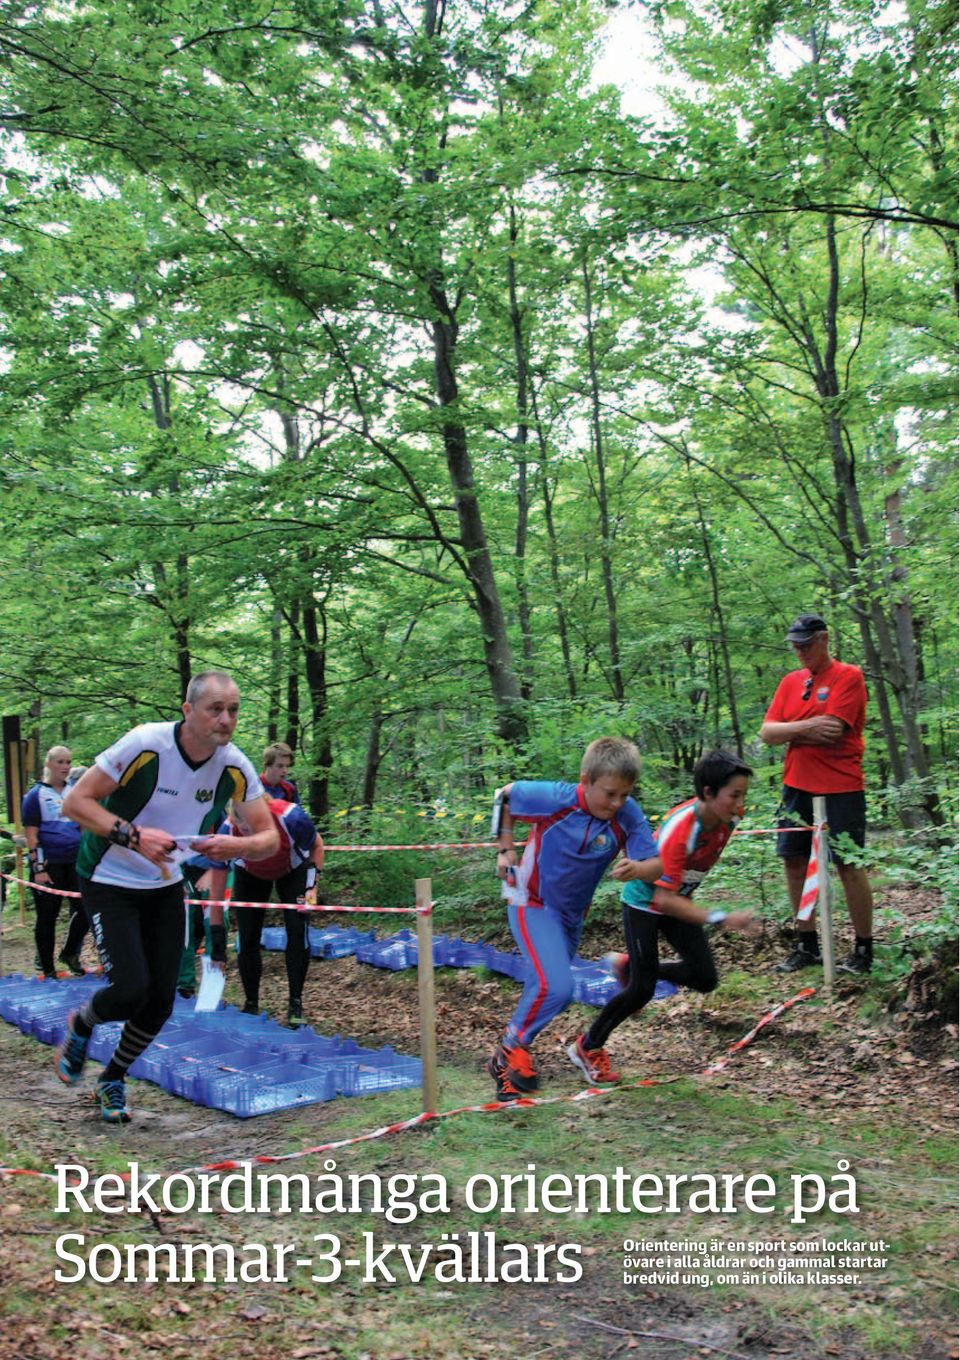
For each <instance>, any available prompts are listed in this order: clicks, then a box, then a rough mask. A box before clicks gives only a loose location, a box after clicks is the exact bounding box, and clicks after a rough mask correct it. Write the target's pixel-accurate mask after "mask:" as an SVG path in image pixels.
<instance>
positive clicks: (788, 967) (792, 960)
mask: <svg viewBox="0 0 960 1360" xmlns="http://www.w3.org/2000/svg"><path fill="white" fill-rule="evenodd" d="M822 963H823V959H822V957H821V955H820V950H819V949H817V951H816V952H814V951H813V950H812V949H807V948H805V947H804V945H802V944H798V945H797V946H796V947H795V948H794V951H793V953H792V954H789V955H788V956H787V957H786V958H785V959H784V961H783V963H778V964H777V966H776V968H775V969H774V972H775V973H798V972H799V971H800V969H801V968H817V967H819V966H820V964H822Z"/></svg>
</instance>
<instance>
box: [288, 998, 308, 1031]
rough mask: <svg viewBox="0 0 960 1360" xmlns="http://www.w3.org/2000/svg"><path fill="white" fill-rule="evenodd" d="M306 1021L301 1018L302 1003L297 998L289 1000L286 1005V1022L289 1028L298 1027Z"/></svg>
mask: <svg viewBox="0 0 960 1360" xmlns="http://www.w3.org/2000/svg"><path fill="white" fill-rule="evenodd" d="M306 1023H307V1022H306V1020H304V1018H303V1004H302V1003H301V1002H300V1001H299V1000H295V1001H291V1002H290V1005H289V1006H288V1007H287V1024H288V1025H289V1026H290V1028H291V1029H299V1028H300V1026H301V1025H305V1024H306Z"/></svg>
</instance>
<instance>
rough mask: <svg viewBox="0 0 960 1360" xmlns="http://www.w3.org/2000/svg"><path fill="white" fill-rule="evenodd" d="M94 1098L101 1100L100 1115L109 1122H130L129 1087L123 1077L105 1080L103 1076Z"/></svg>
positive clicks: (98, 1083)
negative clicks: (128, 1110) (128, 1107)
mask: <svg viewBox="0 0 960 1360" xmlns="http://www.w3.org/2000/svg"><path fill="white" fill-rule="evenodd" d="M94 1100H99V1102H100V1117H101V1118H102V1119H105V1120H106V1122H107V1123H108V1124H129V1123H130V1116H129V1115H128V1114H127V1088H126V1085H125V1084H124V1081H123V1078H122V1077H115V1078H114V1079H113V1081H104V1080H103V1078H102V1077H101V1079H100V1080H99V1081H98V1082H97V1085H96V1090H95V1091H94Z"/></svg>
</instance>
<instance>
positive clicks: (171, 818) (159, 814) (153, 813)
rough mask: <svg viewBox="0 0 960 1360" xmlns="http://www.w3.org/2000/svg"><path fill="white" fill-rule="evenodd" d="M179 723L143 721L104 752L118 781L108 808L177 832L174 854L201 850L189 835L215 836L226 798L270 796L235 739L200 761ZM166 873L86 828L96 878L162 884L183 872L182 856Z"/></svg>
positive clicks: (85, 871)
mask: <svg viewBox="0 0 960 1360" xmlns="http://www.w3.org/2000/svg"><path fill="white" fill-rule="evenodd" d="M180 727H181V724H180V723H178V722H177V723H172V722H169V723H143V724H142V725H141V726H140V727H135V728H133V730H132V731H130V732H128V733H127V734H126V736H124V737H121V738H120V740H119V741H117V742H114V744H113V745H112V746H111V747H109V748H108V749H107V750H106V751H102V752H101V753H100V755H98V756H97V759H96V764H97V767H98V769H101V770H103V772H104V773H105V774H108V775H109V776H110V778H111V779H115V780H116V781H117V785H118V787H117V788H115V789H114V791H113V792H112V793H111V794H110V795H109V797H107V798H105V799H104V802H103V806H104V807H105V808H106V809H107V811H108V812H112V813H113V814H114V815H115V816H117V817H122V818H123V819H124V821H128V822H138V823H139V824H140V825H141V826H152V827H157V828H159V829H160V830H161V831H167V832H169V834H170V835H171V836H175V837H177V838H178V840H177V850H176V851H174V852H173V858H174V859H177V858H178V855H179V858H180V859H189V858H190V856H191V855H193V854H195V853H196V852H195V851H193V850H191V849H190V848H189V838H190V837H194V836H208V835H212V834H213V833H214V832H215V831H216V830H217V828H218V827H219V826H220V823H221V822H222V821H223V818H224V813H225V811H226V806H227V803H228V802H229V801H230V800H231V799H232V800H233V802H234V803H235V804H237V805H240V804H243V803H250V802H253V801H254V800H255V799H257V798H261V797H263V785H262V784H261V783H260V776H259V775H258V774H257V772H256V770H255V769H254V767H253V765H251V763H250V761H249V760H248V759H247V757H246V756H245V755H244V754H243V752H242V751H241V750H240V749H239V748H238V747H236V746H234V745H233V743H232V742H231V743H229V745H227V746H222V747H219V748H218V749H217V750H216V751H214V753H213V755H211V756H208V757H207V759H206V760H204V761H203V762H202V763H201V764H199V765H196V764H194V762H193V761H192V760H191V759H190V758H189V756H187V755H186V753H185V752H184V751H183V749H182V747H181V746H180V742H179V735H180ZM165 867H166V874H167V876H166V878H164V876H163V874H161V872H160V870H159V868H158V867H157V866H156V865H155V864H151V863H150V861H149V860H148V859H145V858H144V857H143V855H138V854H137V852H136V851H135V850H126V849H123V848H122V847H121V846H119V845H113V844H112V843H111V842H110V841H108V840H107V839H106V838H105V837H103V836H96V835H94V834H93V832H92V831H84V833H83V836H82V838H81V841H80V851H79V854H78V855H77V873H78V874H80V875H82V876H83V877H84V878H91V879H93V881H94V882H95V883H115V884H118V885H119V886H121V887H124V888H158V887H161V886H162V885H164V884H167V883H171V882H174V883H175V882H178V881H179V880H180V879H181V878H182V874H181V872H180V866H179V863H177V864H175V865H174V864H171V865H167V866H165Z"/></svg>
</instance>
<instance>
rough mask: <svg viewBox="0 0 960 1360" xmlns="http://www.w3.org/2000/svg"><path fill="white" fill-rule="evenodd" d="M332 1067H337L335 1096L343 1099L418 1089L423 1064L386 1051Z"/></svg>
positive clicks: (390, 1050)
mask: <svg viewBox="0 0 960 1360" xmlns="http://www.w3.org/2000/svg"><path fill="white" fill-rule="evenodd" d="M333 1065H334V1066H335V1067H336V1083H337V1092H338V1094H339V1095H342V1096H365V1095H373V1094H374V1093H375V1092H377V1091H393V1090H397V1089H406V1088H409V1087H412V1086H419V1085H420V1083H421V1082H422V1080H423V1064H422V1063H421V1061H420V1059H419V1058H407V1057H404V1056H403V1055H402V1054H400V1053H395V1052H394V1051H393V1049H392V1048H389V1047H387V1048H382V1049H380V1050H378V1051H377V1052H373V1053H368V1054H366V1055H365V1056H363V1057H362V1058H359V1059H356V1060H353V1061H351V1062H340V1061H338V1062H336V1063H334V1064H333Z"/></svg>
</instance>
